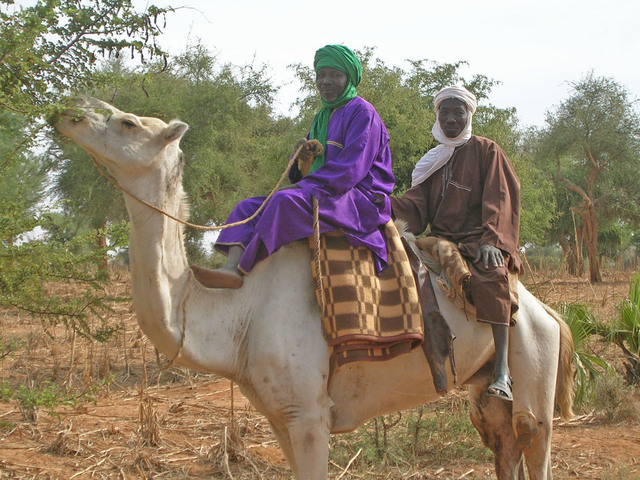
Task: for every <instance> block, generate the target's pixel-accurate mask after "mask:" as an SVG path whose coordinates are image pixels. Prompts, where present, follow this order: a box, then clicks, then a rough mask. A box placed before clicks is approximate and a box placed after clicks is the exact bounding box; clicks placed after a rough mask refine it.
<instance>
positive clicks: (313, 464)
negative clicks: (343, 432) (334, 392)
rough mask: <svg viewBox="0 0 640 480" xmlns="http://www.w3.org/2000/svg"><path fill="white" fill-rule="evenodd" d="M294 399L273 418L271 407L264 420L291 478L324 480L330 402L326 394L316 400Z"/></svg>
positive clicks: (303, 397) (282, 406) (327, 452)
mask: <svg viewBox="0 0 640 480" xmlns="http://www.w3.org/2000/svg"><path fill="white" fill-rule="evenodd" d="M293 396H294V395H292V397H293ZM296 396H297V397H298V398H297V399H296V398H292V397H290V398H289V402H288V403H287V404H286V405H281V406H280V407H279V408H278V409H277V412H278V413H277V414H276V415H274V414H273V412H274V411H275V409H273V408H270V409H269V410H270V412H269V414H266V415H267V418H268V419H269V423H270V424H271V428H272V429H273V432H274V434H275V436H276V438H277V440H278V443H279V445H280V448H282V452H283V453H284V455H285V457H286V459H287V462H288V463H289V466H290V467H291V470H292V471H293V475H294V478H295V479H296V480H326V479H327V474H328V463H329V431H330V408H331V401H330V400H329V398H328V397H327V396H326V393H324V394H320V395H319V396H316V399H311V398H309V397H307V396H306V395H304V396H300V395H296ZM305 397H306V398H305ZM296 400H297V401H296Z"/></svg>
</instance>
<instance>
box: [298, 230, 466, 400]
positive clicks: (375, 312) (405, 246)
mask: <svg viewBox="0 0 640 480" xmlns="http://www.w3.org/2000/svg"><path fill="white" fill-rule="evenodd" d="M383 230H384V233H385V238H386V242H387V257H388V266H387V268H385V269H384V270H383V271H382V272H381V274H380V276H378V275H377V273H376V271H375V265H374V261H373V254H372V253H371V251H370V250H369V249H367V248H364V247H354V246H351V245H349V243H348V241H347V239H346V237H345V236H344V234H342V232H331V233H328V234H322V235H320V246H319V250H317V249H316V245H315V242H314V239H313V238H310V240H309V241H310V250H311V270H312V273H313V277H314V281H315V285H316V289H315V290H316V298H317V300H318V304H319V307H320V311H321V314H322V328H323V333H324V336H325V339H326V340H327V343H328V345H329V346H330V347H331V349H332V355H331V360H332V361H331V363H332V371H334V370H335V369H336V368H338V367H339V366H341V365H344V364H346V363H349V362H353V361H379V360H388V359H391V358H394V357H396V356H398V355H401V354H404V353H408V352H410V351H411V350H412V349H413V348H416V347H417V346H421V347H422V349H423V351H424V353H425V355H426V358H427V361H428V364H429V367H430V369H431V372H432V376H433V379H434V386H435V387H436V391H438V392H440V393H444V392H446V390H447V376H446V369H445V364H446V360H447V358H449V359H450V362H451V367H452V371H453V372H454V376H455V362H454V360H453V349H452V342H453V339H454V336H453V334H452V333H451V330H450V328H449V326H448V325H447V323H446V321H445V319H444V317H443V316H442V315H441V313H440V311H439V309H438V305H437V300H436V297H435V293H434V292H433V288H432V286H431V281H430V279H429V276H428V272H427V269H426V268H425V266H424V265H423V264H422V261H421V260H420V259H419V257H418V255H417V254H416V252H415V251H414V249H413V247H412V246H411V245H410V244H409V242H407V241H406V240H405V239H404V238H402V237H401V236H400V234H399V233H398V229H397V228H396V226H395V224H394V222H393V221H390V222H389V223H387V224H386V225H385V226H384V229H383Z"/></svg>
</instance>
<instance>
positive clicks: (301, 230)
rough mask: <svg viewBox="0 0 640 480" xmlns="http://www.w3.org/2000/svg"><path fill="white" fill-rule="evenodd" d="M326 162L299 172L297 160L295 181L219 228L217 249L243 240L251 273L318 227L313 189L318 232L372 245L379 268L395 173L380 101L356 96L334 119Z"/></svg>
mask: <svg viewBox="0 0 640 480" xmlns="http://www.w3.org/2000/svg"><path fill="white" fill-rule="evenodd" d="M325 159H326V161H325V164H324V165H323V166H322V167H320V168H319V169H318V170H316V171H315V172H313V173H311V174H310V175H308V176H306V177H304V178H303V177H302V175H301V174H300V171H299V170H298V167H297V165H296V164H295V163H294V165H293V167H292V168H291V170H290V172H289V180H290V181H291V182H292V183H294V184H295V186H294V187H293V188H289V189H285V190H281V191H279V192H277V193H276V194H274V195H273V196H272V197H271V199H270V200H269V202H268V203H267V205H266V206H265V208H264V209H263V210H262V212H261V213H260V214H259V215H258V216H257V217H256V218H254V219H253V220H252V221H250V222H248V223H246V224H243V225H238V226H235V227H231V228H227V229H224V230H222V232H221V233H220V236H219V237H218V240H217V242H216V245H215V247H216V249H217V250H219V251H221V252H223V253H225V254H226V253H227V252H228V250H229V246H231V245H241V246H242V247H244V252H243V254H242V258H241V259H240V263H239V265H238V268H239V269H240V270H241V271H242V272H243V273H245V274H246V273H247V272H249V271H250V270H251V268H252V267H253V266H254V265H255V264H256V263H257V262H259V261H260V260H263V259H264V258H266V257H268V256H269V255H271V254H273V253H275V252H276V251H277V250H278V249H279V248H280V247H282V246H283V245H286V244H287V243H291V242H293V241H296V240H300V239H303V238H307V237H310V236H312V235H313V213H312V197H315V198H317V199H318V205H319V218H320V232H321V233H325V232H331V231H335V230H341V231H342V232H343V233H344V234H345V236H346V237H347V240H348V241H349V243H350V244H351V245H354V246H363V247H366V248H369V249H370V250H371V251H372V252H373V253H374V259H375V260H376V267H377V270H378V272H379V271H380V270H382V269H383V268H384V267H385V266H386V264H387V248H386V244H385V239H384V235H383V233H382V228H381V226H383V225H384V224H385V223H387V222H388V221H389V219H390V218H391V204H390V200H389V195H390V194H391V191H392V190H393V185H394V182H395V178H394V176H393V171H392V163H391V152H390V150H389V134H388V133H387V129H386V127H385V126H384V124H383V123H382V120H381V119H380V117H379V116H378V112H376V110H375V108H374V107H373V106H372V105H371V104H370V103H368V102H367V101H366V100H364V99H362V98H360V97H355V98H354V99H353V100H351V101H350V102H348V103H347V104H346V105H344V106H342V107H340V108H337V109H336V110H335V111H334V112H333V113H332V115H331V118H330V119H329V127H328V129H327V145H326V149H325ZM264 199H265V197H253V198H248V199H246V200H243V201H241V202H239V203H238V204H237V205H236V206H235V208H234V209H233V211H232V212H231V215H229V218H228V219H227V223H232V222H236V221H239V220H244V219H245V218H248V217H250V216H251V215H253V213H254V212H255V211H256V210H257V209H258V207H259V206H260V205H261V204H262V202H263V201H264Z"/></svg>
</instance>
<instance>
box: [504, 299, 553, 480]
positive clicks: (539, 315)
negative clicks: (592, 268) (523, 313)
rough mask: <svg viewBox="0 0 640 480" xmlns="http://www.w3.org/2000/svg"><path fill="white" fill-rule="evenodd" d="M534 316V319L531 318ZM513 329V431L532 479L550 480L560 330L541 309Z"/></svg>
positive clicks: (511, 356)
mask: <svg viewBox="0 0 640 480" xmlns="http://www.w3.org/2000/svg"><path fill="white" fill-rule="evenodd" d="M534 315H535V317H534ZM527 316H530V319H529V321H519V322H518V324H517V325H516V326H515V327H513V328H512V330H511V335H510V339H509V340H510V341H509V368H510V370H511V375H512V377H513V429H514V431H515V432H516V436H517V439H518V447H519V448H520V449H521V450H522V451H523V452H524V456H525V459H526V464H527V472H528V474H529V478H530V479H531V480H551V478H552V474H551V432H552V428H553V411H554V401H555V386H556V376H557V373H558V356H559V354H560V331H559V327H558V324H557V323H556V321H555V320H554V319H552V318H551V317H549V316H548V315H547V314H546V312H544V311H542V309H539V308H534V309H532V310H529V311H527Z"/></svg>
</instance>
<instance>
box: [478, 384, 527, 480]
mask: <svg viewBox="0 0 640 480" xmlns="http://www.w3.org/2000/svg"><path fill="white" fill-rule="evenodd" d="M489 378H490V377H487V382H486V385H471V386H470V387H469V401H470V403H471V421H472V422H473V425H474V426H475V427H476V429H477V430H478V433H480V437H481V438H482V442H483V443H484V444H485V446H487V448H489V449H491V451H492V452H493V455H494V458H495V467H496V478H497V479H498V480H525V479H526V478H527V477H526V474H525V471H524V457H523V455H522V450H521V449H520V448H519V446H518V441H517V439H516V435H515V433H514V431H513V426H512V423H511V406H512V405H511V402H506V401H504V400H501V399H498V398H494V397H490V396H488V395H487V394H486V389H487V387H488V386H489V383H490V382H489Z"/></svg>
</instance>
